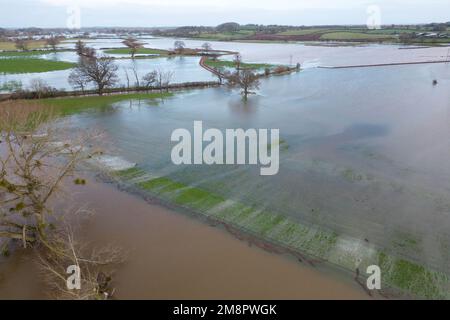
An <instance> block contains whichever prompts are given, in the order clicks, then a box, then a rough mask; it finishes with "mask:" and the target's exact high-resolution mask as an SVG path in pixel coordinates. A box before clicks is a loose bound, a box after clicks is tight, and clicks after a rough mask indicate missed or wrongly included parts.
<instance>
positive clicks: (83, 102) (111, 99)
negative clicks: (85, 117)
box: [39, 92, 173, 116]
mask: <svg viewBox="0 0 450 320" xmlns="http://www.w3.org/2000/svg"><path fill="white" fill-rule="evenodd" d="M172 95H173V94H172V93H168V92H163V93H160V92H151V93H128V94H113V95H104V96H87V97H69V98H51V99H42V100H39V103H41V104H45V105H47V106H52V107H54V108H55V111H56V113H57V114H58V115H62V116H66V115H71V114H76V113H79V112H81V111H84V110H87V109H92V108H105V107H109V106H110V105H111V104H112V103H115V102H120V101H125V100H156V99H164V98H169V97H171V96H172Z"/></svg>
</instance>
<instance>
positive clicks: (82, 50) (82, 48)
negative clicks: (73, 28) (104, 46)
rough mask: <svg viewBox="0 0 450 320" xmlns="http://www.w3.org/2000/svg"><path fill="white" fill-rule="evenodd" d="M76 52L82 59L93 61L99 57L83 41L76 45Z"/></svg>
mask: <svg viewBox="0 0 450 320" xmlns="http://www.w3.org/2000/svg"><path fill="white" fill-rule="evenodd" d="M75 51H76V53H77V54H78V55H79V56H80V57H81V58H87V59H93V58H95V57H96V55H97V52H96V51H95V49H94V48H90V47H88V46H86V44H85V43H84V42H83V41H81V40H78V41H77V43H76V44H75Z"/></svg>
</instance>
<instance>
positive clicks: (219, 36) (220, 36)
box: [195, 30, 254, 41]
mask: <svg viewBox="0 0 450 320" xmlns="http://www.w3.org/2000/svg"><path fill="white" fill-rule="evenodd" d="M253 34H254V31H252V30H239V31H236V32H221V33H201V34H199V35H198V36H196V37H195V38H201V39H205V40H222V41H223V40H239V39H244V38H246V37H248V36H251V35H253Z"/></svg>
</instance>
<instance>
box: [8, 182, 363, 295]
mask: <svg viewBox="0 0 450 320" xmlns="http://www.w3.org/2000/svg"><path fill="white" fill-rule="evenodd" d="M68 191H69V192H70V193H71V194H72V198H73V200H74V201H77V202H79V203H83V204H84V203H86V204H87V205H88V206H89V207H91V208H93V209H94V210H95V211H96V215H95V216H94V217H93V219H92V221H91V222H90V223H89V226H88V228H87V229H86V230H85V232H84V233H85V236H86V238H87V239H89V240H91V241H93V242H94V243H111V242H113V243H116V244H120V245H121V246H123V248H124V249H125V250H126V251H128V259H127V261H126V263H125V264H124V265H123V266H122V267H121V268H120V269H119V270H118V271H117V273H116V275H115V277H114V279H115V287H116V290H117V291H116V292H117V293H116V298H117V299H134V298H136V299H137V298H139V299H368V298H370V297H369V296H368V295H367V294H366V293H365V292H364V291H363V290H362V289H361V288H360V287H359V286H358V285H357V284H356V283H350V282H347V281H346V280H345V279H341V278H340V276H339V275H338V274H336V275H334V274H325V273H321V272H320V271H319V270H315V269H313V268H311V267H308V266H306V265H302V264H300V263H299V262H298V261H296V260H295V259H292V258H288V257H285V256H281V255H276V254H273V253H269V252H267V251H264V250H262V249H260V248H258V247H255V246H250V245H249V243H248V242H246V241H241V240H239V239H237V238H236V237H234V236H232V235H231V234H229V233H227V232H226V231H224V230H222V229H218V228H214V227H212V226H209V225H207V224H203V223H202V222H200V221H197V220H195V219H192V218H190V217H188V216H185V215H182V214H178V213H175V212H173V211H171V210H168V209H166V208H163V207H161V206H159V205H156V204H149V203H147V202H146V201H144V200H142V199H140V198H138V197H136V196H133V195H131V194H128V193H125V192H121V191H119V190H117V189H116V188H115V187H114V186H113V185H108V184H105V183H100V182H96V181H94V180H92V179H89V180H88V183H87V185H85V186H76V185H70V186H69V190H68ZM30 258H31V257H30V255H29V254H27V253H19V254H17V255H13V256H11V257H10V258H8V259H7V260H3V262H2V263H1V264H0V299H14V298H20V299H45V298H47V296H46V293H45V288H44V287H43V286H42V285H41V284H40V282H39V278H38V277H37V276H36V275H37V269H36V268H35V267H34V265H33V263H32V261H31V260H30Z"/></svg>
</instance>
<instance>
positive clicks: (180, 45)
mask: <svg viewBox="0 0 450 320" xmlns="http://www.w3.org/2000/svg"><path fill="white" fill-rule="evenodd" d="M173 46H174V48H175V52H178V53H181V52H183V50H184V48H185V47H186V44H185V43H184V41H181V40H177V41H175V42H174V44H173Z"/></svg>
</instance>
